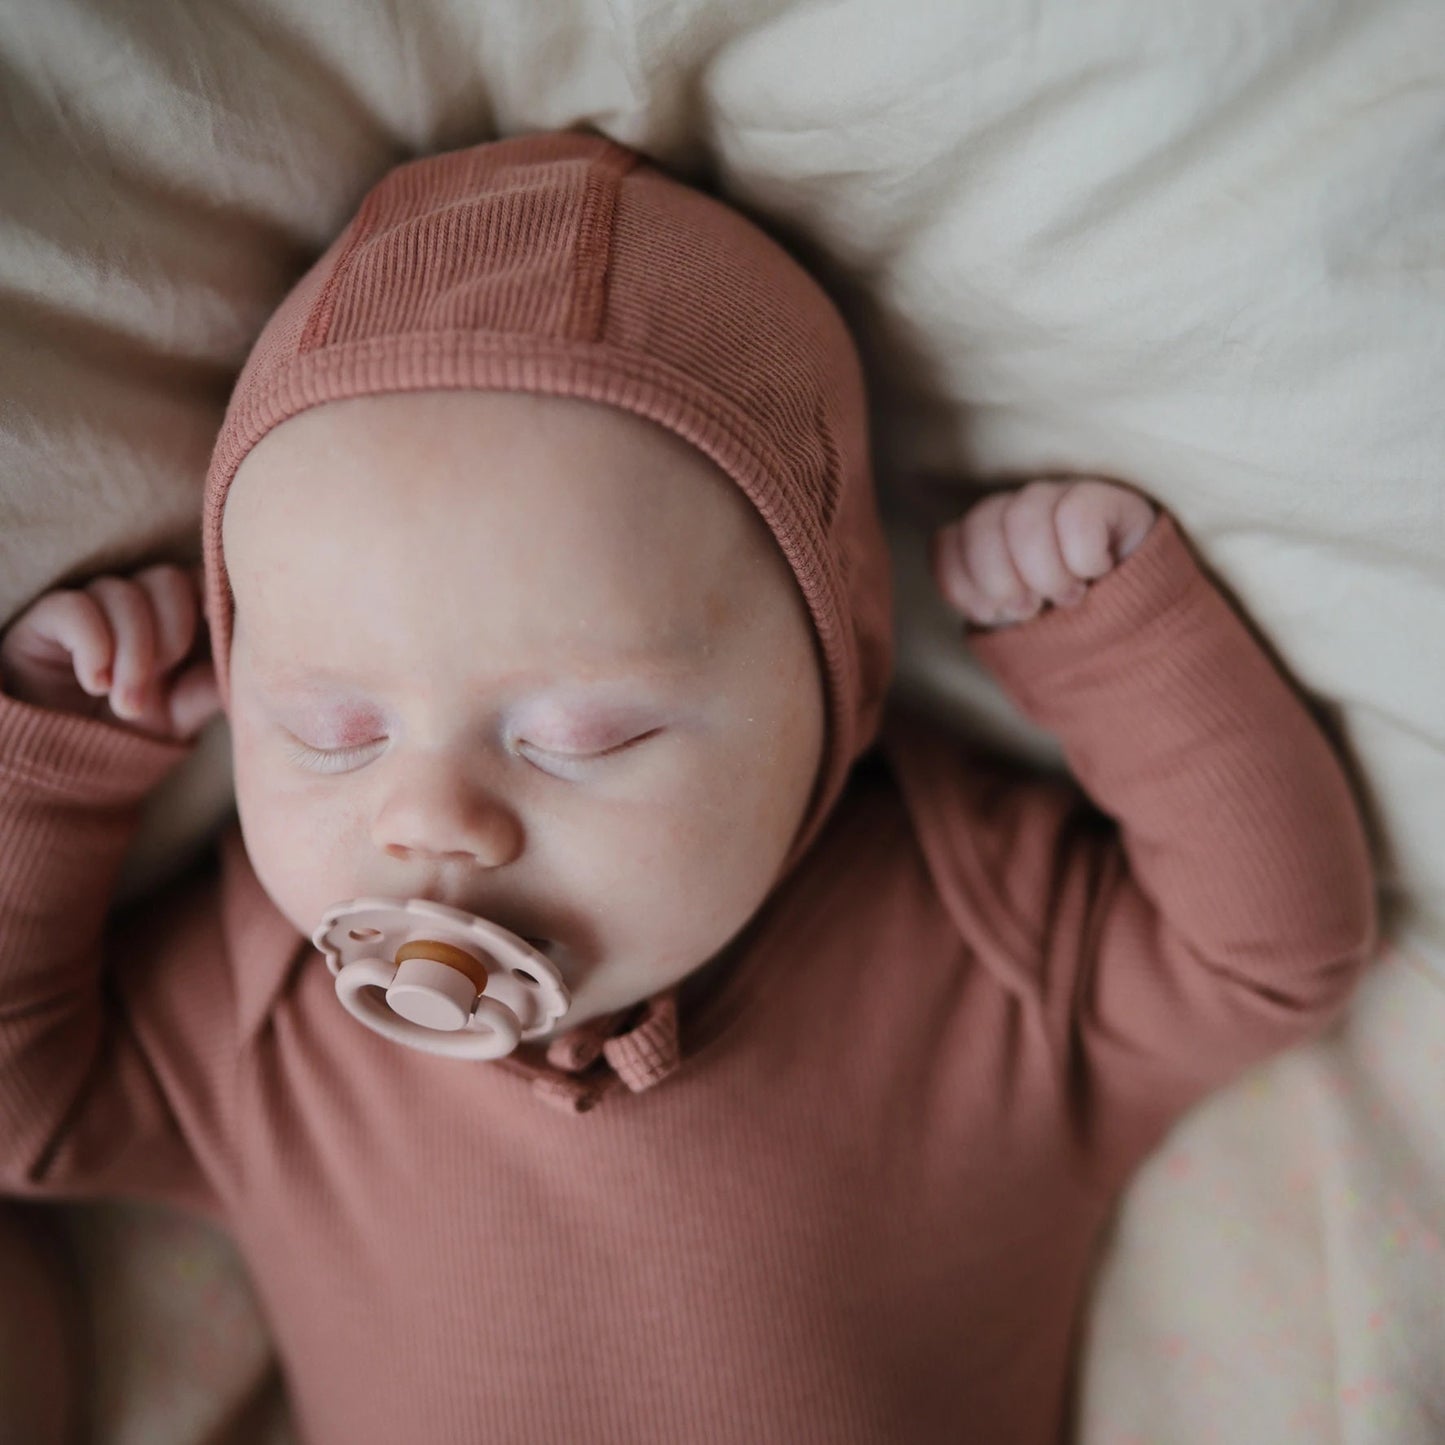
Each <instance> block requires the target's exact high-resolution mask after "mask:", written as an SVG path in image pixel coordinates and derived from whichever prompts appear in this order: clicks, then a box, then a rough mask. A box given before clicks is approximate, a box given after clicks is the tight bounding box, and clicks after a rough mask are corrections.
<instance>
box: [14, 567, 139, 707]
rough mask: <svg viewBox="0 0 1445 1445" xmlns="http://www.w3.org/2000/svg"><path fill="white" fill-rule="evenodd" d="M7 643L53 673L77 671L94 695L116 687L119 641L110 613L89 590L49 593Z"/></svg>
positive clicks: (76, 675)
mask: <svg viewBox="0 0 1445 1445" xmlns="http://www.w3.org/2000/svg"><path fill="white" fill-rule="evenodd" d="M7 642H8V643H10V644H11V645H12V646H14V647H15V648H17V650H19V651H22V652H23V653H24V654H26V655H28V656H29V657H31V658H32V659H33V660H34V661H35V662H36V663H37V664H39V665H40V666H42V667H43V668H44V669H45V670H46V671H47V672H51V671H58V670H60V669H68V670H69V671H70V672H73V673H74V675H75V680H76V682H77V683H78V684H79V685H80V686H81V688H82V689H83V690H84V691H86V692H88V693H89V694H90V695H91V696H92V697H104V696H105V694H106V692H107V690H108V689H109V687H110V673H111V661H112V658H113V655H114V651H115V642H114V639H113V637H112V636H111V631H110V624H109V623H108V622H107V621H106V616H105V612H104V611H103V610H102V608H101V607H100V606H99V605H98V604H97V602H96V601H95V599H94V598H93V597H90V596H88V595H87V594H86V593H84V592H79V591H71V590H70V589H64V590H61V591H56V592H51V593H48V594H47V595H46V596H44V597H42V598H41V599H40V601H38V602H37V603H36V604H35V605H34V606H33V607H32V608H31V609H30V610H29V611H28V612H27V613H25V614H24V615H23V616H22V617H21V618H20V619H19V621H18V622H17V623H16V626H15V628H14V631H13V632H12V633H11V634H10V636H9V637H8V638H7Z"/></svg>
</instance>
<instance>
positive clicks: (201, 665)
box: [170, 657, 221, 742]
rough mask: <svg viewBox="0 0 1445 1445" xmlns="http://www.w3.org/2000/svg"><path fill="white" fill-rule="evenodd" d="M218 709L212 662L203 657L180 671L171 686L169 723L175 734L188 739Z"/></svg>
mask: <svg viewBox="0 0 1445 1445" xmlns="http://www.w3.org/2000/svg"><path fill="white" fill-rule="evenodd" d="M220 711H221V690H220V688H219V687H218V686H217V684H216V668H215V664H214V663H213V662H212V661H211V659H210V658H209V657H203V658H202V659H201V660H200V661H199V662H196V663H193V664H192V665H191V666H190V667H188V668H187V669H186V670H185V671H184V672H183V673H181V675H180V676H179V677H178V678H177V679H176V682H175V686H174V687H172V689H171V696H170V714H171V727H172V729H173V730H174V732H175V735H176V737H178V738H181V739H182V740H184V741H186V742H189V741H190V740H191V739H192V738H193V737H195V735H196V734H197V733H198V732H200V730H201V729H202V728H203V727H205V725H206V724H207V723H208V722H210V720H211V719H212V718H213V717H215V715H216V714H217V713H218V712H220Z"/></svg>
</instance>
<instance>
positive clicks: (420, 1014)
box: [386, 958, 477, 1031]
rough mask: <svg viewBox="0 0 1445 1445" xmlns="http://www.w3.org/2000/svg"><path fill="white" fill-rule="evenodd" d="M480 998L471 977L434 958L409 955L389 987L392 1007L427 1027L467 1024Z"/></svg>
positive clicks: (435, 1027)
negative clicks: (411, 956) (410, 956)
mask: <svg viewBox="0 0 1445 1445" xmlns="http://www.w3.org/2000/svg"><path fill="white" fill-rule="evenodd" d="M476 1001H477V990H476V986H475V985H474V984H473V983H472V981H471V979H469V978H468V977H467V976H466V975H465V974H463V973H459V972H458V971H457V970H456V969H454V968H450V967H448V965H446V964H444V963H437V962H436V961H435V960H434V959H430V958H409V959H407V960H406V961H405V962H404V963H403V964H402V965H401V966H400V967H399V968H398V969H397V971H396V977H395V978H393V979H392V981H391V985H390V986H389V987H388V988H387V990H386V1002H387V1004H388V1005H389V1006H390V1008H391V1011H392V1012H393V1013H395V1014H400V1015H401V1017H402V1018H404V1019H407V1020H409V1021H410V1022H411V1023H414V1024H419V1025H420V1026H421V1027H422V1028H424V1029H443V1030H453V1031H454V1030H456V1029H460V1028H465V1027H466V1022H467V1020H468V1019H469V1018H470V1017H471V1013H472V1007H473V1005H474V1004H475V1003H476Z"/></svg>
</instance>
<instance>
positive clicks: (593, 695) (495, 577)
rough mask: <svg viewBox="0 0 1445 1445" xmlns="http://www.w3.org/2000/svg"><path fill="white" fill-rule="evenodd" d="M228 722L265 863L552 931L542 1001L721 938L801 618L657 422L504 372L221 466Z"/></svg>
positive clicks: (720, 487)
mask: <svg viewBox="0 0 1445 1445" xmlns="http://www.w3.org/2000/svg"><path fill="white" fill-rule="evenodd" d="M223 546H224V550H225V557H226V565H227V568H228V570H229V572H230V576H231V585H232V589H233V592H234V594H235V601H236V623H235V633H234V638H233V645H232V653H231V672H230V685H231V693H232V704H231V732H232V739H233V748H234V762H235V777H236V795H237V804H238V809H239V813H240V821H241V827H242V831H243V833H244V836H245V839H246V845H247V849H248V852H249V854H250V857H251V860H252V863H253V865H254V867H255V869H256V872H257V876H258V877H259V878H260V880H261V883H262V884H263V886H264V887H265V888H266V890H267V892H268V893H269V894H270V896H271V898H272V899H273V900H274V901H275V903H276V904H277V906H278V907H279V908H280V909H281V911H282V912H283V913H284V914H285V915H286V917H287V918H288V919H290V921H291V922H292V923H293V924H294V925H295V927H296V928H297V929H298V930H299V931H300V932H302V933H305V934H308V935H309V934H310V933H311V932H312V930H313V929H315V927H316V926H317V924H318V922H319V921H320V918H321V915H322V912H323V911H324V910H325V909H326V908H327V907H328V906H329V905H331V904H333V903H337V902H340V901H342V900H344V899H347V898H353V897H358V896H361V895H364V894H387V895H395V896H402V897H426V898H432V899H436V900H438V901H440V902H444V903H448V904H451V905H453V906H455V907H460V908H465V909H467V910H469V911H471V912H473V913H477V914H480V915H482V916H484V917H487V918H490V919H492V920H494V921H496V922H498V923H500V924H502V925H503V926H504V927H507V928H510V929H511V930H513V931H514V932H516V933H518V934H521V935H523V936H525V937H530V938H534V939H542V940H545V941H546V952H547V953H548V955H549V956H550V957H551V958H552V959H553V961H554V962H555V963H556V965H557V967H558V969H559V971H560V972H561V974H562V976H563V978H564V979H565V980H566V982H567V984H568V986H569V988H570V989H571V991H572V995H573V1002H572V1007H571V1009H570V1011H569V1012H568V1014H567V1015H566V1017H565V1018H564V1019H563V1020H562V1021H561V1023H560V1024H559V1025H558V1026H557V1028H556V1029H555V1030H554V1033H559V1032H563V1031H565V1030H566V1029H569V1028H572V1027H574V1026H575V1025H577V1024H580V1023H582V1022H584V1021H585V1020H587V1019H588V1018H591V1017H593V1016H595V1015H597V1014H601V1013H605V1012H608V1011H610V1010H613V1009H618V1008H622V1007H625V1006H626V1005H629V1004H632V1003H635V1002H637V1001H639V1000H641V999H644V998H646V997H648V996H649V995H651V994H653V993H655V992H656V991H657V990H659V989H661V988H664V987H666V986H668V985H670V984H672V983H675V982H677V981H678V980H680V979H682V978H683V977H684V976H685V975H687V974H688V973H690V972H692V971H693V970H695V969H697V968H698V967H700V966H701V965H702V964H704V963H706V962H707V961H708V960H710V959H712V958H713V957H715V956H716V955H718V954H719V953H720V951H721V950H722V949H723V948H724V947H725V945H726V944H727V943H728V942H729V940H731V939H732V938H733V936H734V935H735V934H736V933H737V932H738V931H739V929H741V927H742V926H743V925H744V924H745V923H746V922H747V921H748V919H749V918H750V917H751V916H752V914H753V913H754V912H755V911H756V909H757V908H758V906H759V905H760V904H761V903H762V901H763V899H764V898H765V897H766V895H767V893H768V891H769V888H770V887H771V885H772V884H773V882H774V880H775V878H776V876H777V873H778V870H779V868H780V865H781V864H782V862H783V861H784V858H785V856H786V854H787V852H788V848H789V844H790V843H791V842H792V839H793V836H794V834H795V832H796V830H797V828H798V826H799V824H800V823H801V821H802V819H803V815H804V811H805V808H806V806H807V803H808V800H809V797H810V795H811V792H812V787H813V783H814V778H815V775H816V773H817V770H818V765H819V761H820V758H821V753H822V742H823V728H824V721H823V717H824V714H823V697H822V683H821V676H820V672H819V668H818V664H817V662H816V660H815V654H814V644H813V633H812V629H811V627H810V624H809V622H808V617H807V612H806V609H805V606H804V603H803V601H802V598H801V596H800V594H799V593H798V589H797V587H796V584H795V583H794V580H793V578H792V575H791V573H790V571H789V569H788V566H787V563H786V562H785V561H784V559H783V557H782V556H781V554H780V553H779V551H778V549H777V547H776V545H775V544H774V542H773V540H772V538H771V536H770V535H769V534H768V532H767V529H766V527H765V525H764V524H763V522H762V520H761V519H760V518H759V517H758V516H757V515H756V513H755V512H754V511H753V509H752V507H751V506H750V505H749V504H748V502H747V500H746V498H744V497H743V495H742V493H741V492H740V491H739V490H738V489H737V488H736V486H735V485H734V484H733V483H732V482H731V481H729V480H728V479H727V477H726V476H725V475H724V474H723V473H722V472H721V471H720V470H719V469H717V468H716V467H714V466H713V464H712V463H711V462H709V461H708V460H707V459H706V458H705V457H703V456H702V455H701V453H699V452H697V451H695V450H694V449H693V448H692V447H690V446H688V445H687V444H686V443H685V442H683V441H681V440H680V439H679V438H677V437H674V436H673V435H672V434H671V433H669V432H666V431H664V430H663V429H662V428H660V427H656V426H653V425H652V424H651V423H649V422H646V421H643V420H641V419H640V418H637V417H633V416H630V415H628V414H627V413H624V412H621V411H617V410H615V409H612V408H608V407H602V406H597V405H592V404H590V403H586V402H580V401H571V400H563V399H555V398H544V397H536V396H529V395H521V394H510V393H475V392H436V393H423V394H415V395H401V396H385V397H375V398H361V399H357V400H351V401H345V402H338V403H332V404H329V405H326V406H322V407H318V408H315V409H313V410H310V411H307V412H303V413H302V414H301V415H299V416H297V417H295V418H293V419H292V420H290V421H288V422H286V423H284V424H283V425H282V426H280V427H278V428H277V429H276V430H274V431H272V432H271V433H269V434H268V435H267V436H266V437H265V438H264V439H263V440H262V441H261V442H260V443H259V444H258V445H257V447H256V448H255V449H254V450H253V451H252V452H251V453H250V455H249V456H248V457H247V459H246V461H245V462H244V463H243V464H242V467H241V469H240V471H239V472H238V473H237V476H236V480H235V482H234V483H233V485H232V489H231V492H230V494H229V497H228V500H227V506H226V513H225V522H224V531H223Z"/></svg>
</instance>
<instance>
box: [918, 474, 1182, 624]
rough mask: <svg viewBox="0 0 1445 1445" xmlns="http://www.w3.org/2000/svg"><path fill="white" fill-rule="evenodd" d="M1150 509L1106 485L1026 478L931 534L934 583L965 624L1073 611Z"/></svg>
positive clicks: (1143, 531)
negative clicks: (1049, 607) (1049, 608)
mask: <svg viewBox="0 0 1445 1445" xmlns="http://www.w3.org/2000/svg"><path fill="white" fill-rule="evenodd" d="M1155 516H1156V509H1155V507H1154V506H1153V505H1152V504H1151V503H1150V502H1148V501H1147V500H1146V499H1145V498H1144V497H1142V496H1140V495H1139V493H1137V492H1131V491H1130V490H1129V489H1128V488H1127V487H1122V486H1119V485H1118V484H1117V483H1114V482H1101V481H1096V480H1090V479H1079V480H1070V481H1058V482H1053V481H1035V482H1030V483H1029V484H1028V485H1027V486H1025V487H1022V488H1019V489H1017V490H1012V491H1007V492H995V493H994V494H993V495H991V496H988V497H985V498H984V499H983V501H981V502H979V503H977V504H976V505H975V506H973V507H970V508H969V510H968V511H967V512H965V513H964V515H963V516H962V517H961V518H960V519H959V520H958V521H956V522H952V523H950V524H949V525H948V526H946V527H941V528H940V529H939V530H938V531H937V532H936V533H935V534H934V538H933V553H932V565H933V576H934V580H935V581H936V582H937V583H938V587H939V590H940V591H941V592H942V593H943V596H944V599H945V600H946V601H947V602H948V603H949V604H950V605H951V606H952V607H953V608H954V609H955V610H956V611H957V612H959V613H960V614H962V616H963V617H964V619H965V620H966V621H967V622H969V623H970V624H971V625H972V626H974V627H998V626H1005V625H1007V624H1008V623H1011V622H1023V621H1025V620H1026V619H1028V618H1030V617H1032V616H1034V614H1035V613H1037V612H1038V611H1039V609H1040V608H1042V607H1043V605H1044V603H1045V602H1051V603H1053V605H1054V606H1056V607H1073V606H1075V605H1076V604H1077V603H1078V602H1079V601H1080V600H1081V599H1082V598H1083V596H1084V594H1085V592H1087V591H1088V585H1089V583H1090V582H1092V581H1095V580H1096V579H1098V578H1100V577H1103V576H1104V575H1105V574H1106V573H1108V572H1111V571H1112V570H1113V569H1114V568H1115V567H1116V566H1117V565H1118V564H1119V563H1120V562H1122V561H1123V560H1124V558H1126V557H1127V556H1128V555H1129V554H1130V553H1131V552H1133V551H1134V550H1135V548H1136V547H1138V546H1139V544H1140V543H1141V542H1142V541H1143V540H1144V538H1145V537H1146V536H1148V535H1149V529H1150V528H1151V527H1152V526H1153V525H1154V518H1155Z"/></svg>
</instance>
